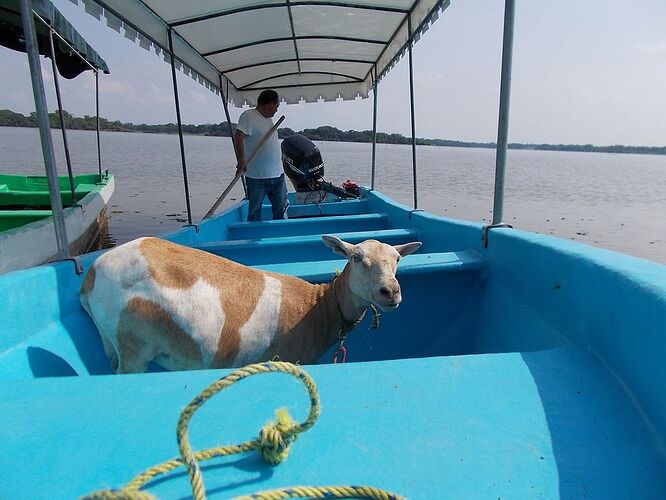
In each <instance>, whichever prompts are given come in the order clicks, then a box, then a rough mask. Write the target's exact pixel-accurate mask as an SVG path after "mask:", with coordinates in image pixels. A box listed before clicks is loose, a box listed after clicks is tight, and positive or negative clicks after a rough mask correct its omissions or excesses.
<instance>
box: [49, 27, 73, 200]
mask: <svg viewBox="0 0 666 500" xmlns="http://www.w3.org/2000/svg"><path fill="white" fill-rule="evenodd" d="M48 29H49V48H50V50H51V67H52V68H53V82H54V84H55V91H56V98H57V99H58V114H59V115H60V129H61V130H62V144H63V147H64V148H65V161H66V162H67V173H68V175H69V189H70V191H71V192H72V202H73V203H74V204H76V203H77V201H78V200H77V199H76V188H75V187H74V173H73V172H72V160H71V158H70V156H69V145H68V144H67V127H65V115H64V113H63V110H62V98H61V96H60V82H59V81H58V67H57V66H56V60H55V58H56V54H55V45H54V44H53V29H52V28H51V26H49V27H48Z"/></svg>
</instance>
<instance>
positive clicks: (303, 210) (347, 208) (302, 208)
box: [261, 193, 370, 220]
mask: <svg viewBox="0 0 666 500" xmlns="http://www.w3.org/2000/svg"><path fill="white" fill-rule="evenodd" d="M289 203H290V205H289V209H288V212H287V214H288V215H289V218H290V219H296V218H299V217H322V216H327V215H354V214H365V213H368V212H369V211H370V209H369V203H368V200H343V201H337V202H335V203H307V204H296V203H294V200H293V197H292V196H291V193H290V197H289ZM271 217H273V213H272V211H271V206H270V204H269V203H266V202H264V205H263V206H262V208H261V218H262V220H268V219H270V218H271Z"/></svg>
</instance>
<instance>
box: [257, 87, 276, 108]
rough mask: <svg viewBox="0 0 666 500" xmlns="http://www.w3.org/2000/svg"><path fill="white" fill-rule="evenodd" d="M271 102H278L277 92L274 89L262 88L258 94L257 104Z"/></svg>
mask: <svg viewBox="0 0 666 500" xmlns="http://www.w3.org/2000/svg"><path fill="white" fill-rule="evenodd" d="M271 102H278V93H277V92H275V90H263V91H262V92H261V94H259V98H258V99H257V104H258V105H259V106H262V105H264V104H268V103H271Z"/></svg>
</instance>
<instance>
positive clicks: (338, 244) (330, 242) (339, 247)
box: [321, 234, 354, 259]
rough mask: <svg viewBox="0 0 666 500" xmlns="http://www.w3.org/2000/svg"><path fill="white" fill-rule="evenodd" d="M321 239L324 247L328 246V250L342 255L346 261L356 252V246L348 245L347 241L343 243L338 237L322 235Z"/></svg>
mask: <svg viewBox="0 0 666 500" xmlns="http://www.w3.org/2000/svg"><path fill="white" fill-rule="evenodd" d="M321 239H322V240H324V245H326V246H327V247H328V248H331V249H332V250H333V251H334V252H335V253H337V254H338V255H342V256H343V257H344V258H345V259H348V258H349V256H350V255H351V254H352V252H353V251H354V245H352V244H351V243H347V242H346V241H342V240H341V239H340V238H338V237H337V236H332V235H330V234H322V235H321Z"/></svg>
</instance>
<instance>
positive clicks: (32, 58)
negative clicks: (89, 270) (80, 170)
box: [21, 0, 69, 258]
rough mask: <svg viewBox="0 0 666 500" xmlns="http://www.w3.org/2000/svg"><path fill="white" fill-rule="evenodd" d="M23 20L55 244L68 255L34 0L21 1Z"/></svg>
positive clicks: (63, 256)
mask: <svg viewBox="0 0 666 500" xmlns="http://www.w3.org/2000/svg"><path fill="white" fill-rule="evenodd" d="M21 21H22V24H23V37H24V39H25V48H26V52H27V53H28V62H29V65H30V78H31V80H32V92H33V94H34V97H35V110H36V112H37V123H38V125H39V136H40V139H41V143H42V154H43V156H44V168H45V169H46V178H47V181H48V185H49V199H50V201H51V212H52V213H53V225H54V228H55V235H56V243H57V245H58V253H57V255H56V258H67V257H69V245H68V242H67V229H66V227H65V216H64V212H63V209H62V200H61V199H60V188H59V186H58V172H57V170H56V163H55V154H54V152H53V140H52V138H51V127H50V126H49V116H48V108H47V106H46V95H45V94H44V82H43V80H42V72H41V66H40V63H39V49H38V47H37V35H36V31H35V21H34V18H33V16H32V1H31V0H21Z"/></svg>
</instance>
